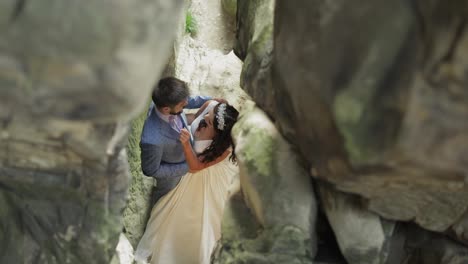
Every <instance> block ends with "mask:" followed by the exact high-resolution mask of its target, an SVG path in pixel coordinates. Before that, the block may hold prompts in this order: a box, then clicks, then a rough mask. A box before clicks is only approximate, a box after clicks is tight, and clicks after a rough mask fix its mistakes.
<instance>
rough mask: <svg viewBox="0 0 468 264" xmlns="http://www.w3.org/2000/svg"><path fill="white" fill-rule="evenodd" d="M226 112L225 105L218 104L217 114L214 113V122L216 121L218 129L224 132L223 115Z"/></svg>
mask: <svg viewBox="0 0 468 264" xmlns="http://www.w3.org/2000/svg"><path fill="white" fill-rule="evenodd" d="M225 112H226V104H224V103H223V104H220V105H219V107H218V112H217V113H216V120H218V129H219V130H224V125H225V124H224V113H225Z"/></svg>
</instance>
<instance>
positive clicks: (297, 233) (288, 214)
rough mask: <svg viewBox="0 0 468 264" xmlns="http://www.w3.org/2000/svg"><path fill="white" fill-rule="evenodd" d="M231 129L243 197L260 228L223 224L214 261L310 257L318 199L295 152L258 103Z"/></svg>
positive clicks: (281, 260)
mask: <svg viewBox="0 0 468 264" xmlns="http://www.w3.org/2000/svg"><path fill="white" fill-rule="evenodd" d="M233 135H234V136H235V139H236V153H237V155H238V159H239V166H240V186H241V190H242V195H243V199H244V201H245V203H246V205H247V207H248V208H250V210H251V212H252V215H253V218H254V219H255V220H256V222H257V224H258V225H259V226H260V227H261V229H258V231H257V232H255V233H257V234H258V235H256V236H255V237H252V234H251V235H249V236H247V237H239V234H236V232H233V228H232V225H230V226H231V228H229V227H230V226H227V225H225V226H224V228H223V239H222V245H223V247H222V249H221V250H220V251H219V252H218V254H217V255H216V259H217V262H216V263H245V262H242V261H254V262H255V263H312V258H313V257H314V256H315V252H316V243H317V237H316V232H315V221H316V210H317V205H316V200H315V196H314V191H313V188H312V182H311V179H310V177H309V176H308V174H307V171H306V170H305V169H304V168H303V167H302V166H301V163H300V161H299V158H298V156H297V155H296V154H295V152H294V150H293V149H292V148H291V147H290V145H289V143H287V142H286V141H285V140H284V139H283V138H282V136H281V135H280V134H279V133H278V131H277V130H276V128H275V127H274V125H273V123H271V121H270V120H269V119H268V117H267V116H266V115H265V114H264V113H263V112H262V111H260V110H259V109H258V108H255V109H253V110H251V111H249V112H248V113H245V114H244V115H243V117H242V118H241V120H239V121H238V123H237V124H236V125H235V127H234V129H233ZM237 212H242V210H238V211H237ZM244 212H245V211H244ZM246 222H247V224H249V222H250V221H246ZM250 226H251V228H252V226H255V225H252V224H250Z"/></svg>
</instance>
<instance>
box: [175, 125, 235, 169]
mask: <svg viewBox="0 0 468 264" xmlns="http://www.w3.org/2000/svg"><path fill="white" fill-rule="evenodd" d="M180 142H182V146H183V149H184V154H185V160H186V161H187V164H188V166H189V172H192V173H193V172H197V171H200V170H203V169H205V168H207V167H210V166H213V165H215V164H216V163H218V162H220V161H222V160H224V159H225V158H226V157H227V156H228V155H229V153H230V151H229V150H226V151H225V152H224V153H223V155H221V156H220V157H218V158H216V159H215V160H213V161H210V162H206V163H205V162H201V161H200V160H199V159H198V157H197V155H196V154H195V152H194V151H193V148H192V145H191V144H190V132H188V130H187V129H185V128H184V129H182V130H181V131H180Z"/></svg>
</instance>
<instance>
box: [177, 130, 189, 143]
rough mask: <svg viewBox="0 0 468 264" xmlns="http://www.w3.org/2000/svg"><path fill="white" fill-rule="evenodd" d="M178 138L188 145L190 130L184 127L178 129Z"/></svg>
mask: <svg viewBox="0 0 468 264" xmlns="http://www.w3.org/2000/svg"><path fill="white" fill-rule="evenodd" d="M179 140H180V142H181V143H182V145H187V144H188V145H190V132H189V131H188V130H187V129H186V128H182V129H181V130H180V136H179Z"/></svg>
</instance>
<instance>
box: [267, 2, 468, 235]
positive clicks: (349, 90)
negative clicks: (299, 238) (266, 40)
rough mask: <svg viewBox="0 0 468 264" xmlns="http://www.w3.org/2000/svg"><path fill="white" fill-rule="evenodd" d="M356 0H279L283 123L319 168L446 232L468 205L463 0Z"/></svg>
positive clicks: (391, 211)
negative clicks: (411, 0)
mask: <svg viewBox="0 0 468 264" xmlns="http://www.w3.org/2000/svg"><path fill="white" fill-rule="evenodd" d="M355 4H356V3H353V5H351V4H350V3H348V2H340V3H335V4H333V5H331V4H330V3H329V2H328V1H303V2H301V4H297V5H291V4H290V3H289V2H288V3H287V2H286V1H278V2H277V6H276V13H275V58H274V59H275V61H274V74H273V78H274V81H273V90H274V92H275V93H276V94H277V96H278V97H277V100H278V101H279V100H281V102H285V103H286V107H285V108H281V110H280V111H278V114H277V116H278V117H279V118H278V121H279V124H280V126H281V128H282V130H283V132H284V134H285V135H287V137H288V138H290V139H291V140H292V141H294V142H296V144H297V145H298V146H299V148H300V149H301V152H302V154H303V155H304V157H306V158H307V159H308V160H309V164H310V165H312V166H314V167H315V168H316V170H317V171H318V175H317V176H318V177H320V178H323V179H326V180H327V181H330V182H332V183H334V184H336V185H337V188H338V189H341V190H345V191H348V192H353V193H357V194H360V195H361V196H363V197H365V198H366V199H368V200H369V208H370V209H371V210H373V211H375V212H377V213H379V214H381V215H382V216H384V217H386V218H390V219H397V220H405V221H406V220H413V219H414V221H415V222H416V223H418V224H419V225H420V226H422V227H424V228H427V229H429V230H434V231H445V230H447V229H448V228H450V227H453V225H454V224H456V223H457V221H459V219H460V218H461V217H462V216H463V214H464V213H465V212H466V211H467V206H468V199H467V198H468V192H467V191H468V187H467V185H466V183H465V178H466V172H467V171H468V170H467V169H468V167H467V164H468V163H467V162H466V155H464V151H465V150H466V149H467V145H468V140H467V135H468V122H467V120H468V93H467V90H466V89H465V88H464V86H465V82H466V76H465V75H464V72H465V71H466V69H467V68H466V67H467V66H466V63H464V62H463V61H465V58H466V52H467V51H466V48H467V45H465V42H466V34H465V31H464V30H465V27H464V25H465V24H464V23H465V22H464V21H465V18H466V13H465V11H466V2H465V1H451V2H450V5H449V4H445V3H444V2H442V1H433V2H431V4H422V2H421V5H419V2H418V1H417V2H416V4H415V5H410V4H409V3H408V2H407V1H393V2H391V3H390V2H388V1H360V2H359V4H358V5H355ZM310 10H315V11H314V14H315V15H313V16H312V19H310V18H311V15H310V13H309V11H310ZM462 10H463V11H462ZM418 14H419V16H418ZM395 18H398V19H395ZM370 21H372V22H370ZM442 28H444V29H442ZM356 34H358V36H359V37H357V35H356ZM304 36H307V37H304ZM318 36H320V37H318ZM447 39H450V40H451V41H450V42H448V43H447ZM304 58H307V60H305V59H304ZM462 72H463V73H462ZM462 149H463V150H462ZM465 154H466V153H465ZM460 229H461V228H460ZM459 238H460V239H464V238H463V237H459Z"/></svg>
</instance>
